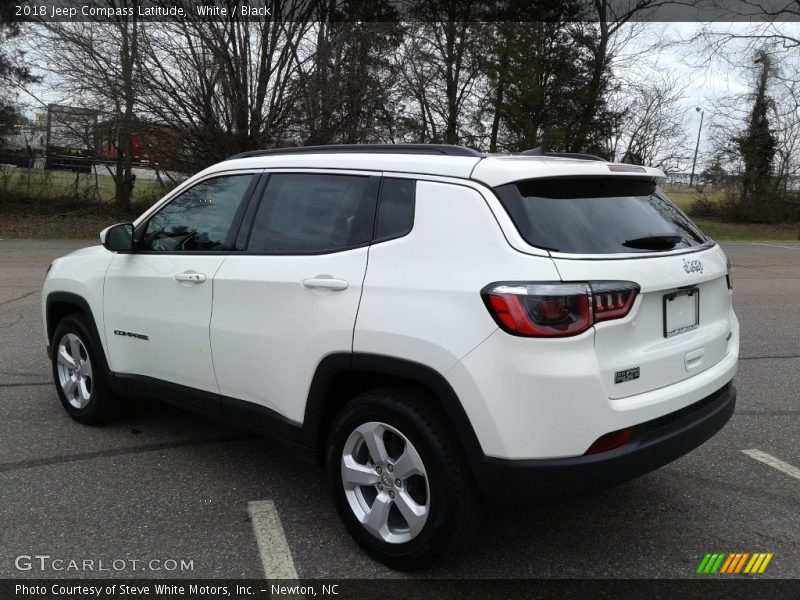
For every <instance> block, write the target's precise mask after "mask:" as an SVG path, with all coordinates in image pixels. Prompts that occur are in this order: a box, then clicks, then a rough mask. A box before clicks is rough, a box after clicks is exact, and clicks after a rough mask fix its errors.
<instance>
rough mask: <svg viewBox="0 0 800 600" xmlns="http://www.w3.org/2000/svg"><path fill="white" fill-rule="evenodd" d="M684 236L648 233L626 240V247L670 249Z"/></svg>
mask: <svg viewBox="0 0 800 600" xmlns="http://www.w3.org/2000/svg"><path fill="white" fill-rule="evenodd" d="M681 240H683V238H682V237H681V236H679V235H675V234H665V235H646V236H644V237H640V238H634V239H632V240H625V242H623V244H622V245H623V246H625V247H626V248H640V249H642V250H669V249H671V248H674V247H675V245H676V244H678V243H679V242H680V241H681Z"/></svg>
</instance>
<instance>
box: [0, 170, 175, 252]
mask: <svg viewBox="0 0 800 600" xmlns="http://www.w3.org/2000/svg"><path fill="white" fill-rule="evenodd" d="M99 169H101V170H102V169H103V167H99ZM172 187H173V184H171V183H167V185H166V187H162V186H161V184H160V183H159V182H158V181H157V180H155V179H144V178H139V179H138V180H137V181H136V183H135V184H134V187H133V195H132V198H131V209H130V210H129V211H127V210H121V209H119V208H117V206H116V205H115V204H114V193H115V189H114V179H113V178H112V177H111V176H110V175H101V174H97V175H95V174H93V173H72V172H69V171H56V170H52V171H46V170H44V169H14V168H0V237H2V238H34V239H96V238H97V234H98V233H100V231H101V230H102V229H104V228H105V227H108V226H109V225H113V224H114V223H120V222H129V221H132V220H133V219H135V218H136V217H137V216H139V215H140V214H141V213H143V212H144V211H145V210H146V209H148V208H149V207H150V206H152V205H153V204H154V203H155V202H157V201H158V200H159V199H160V198H162V197H163V196H164V194H166V193H167V191H168V190H169V189H171V188H172Z"/></svg>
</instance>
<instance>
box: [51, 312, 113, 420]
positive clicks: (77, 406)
mask: <svg viewBox="0 0 800 600" xmlns="http://www.w3.org/2000/svg"><path fill="white" fill-rule="evenodd" d="M67 336H75V337H77V339H78V340H79V341H80V344H81V346H80V347H79V348H78V352H77V354H78V355H79V356H80V357H81V361H82V362H84V363H85V362H88V364H89V367H90V370H89V371H87V372H88V373H89V374H90V375H89V376H85V377H84V376H83V375H81V376H82V377H83V380H84V387H83V388H80V387H79V384H76V387H75V389H74V390H73V392H72V393H71V394H70V397H68V396H67V391H68V390H66V391H65V386H64V385H62V377H63V376H64V371H63V369H64V367H63V366H62V367H61V368H60V367H59V360H58V357H59V351H60V347H61V344H62V341H65V340H70V339H72V338H68V337H67ZM65 345H66V346H70V347H71V345H70V344H69V343H65ZM87 359H88V361H87ZM50 362H51V363H52V368H53V381H54V382H55V385H56V390H57V392H58V397H59V399H60V400H61V404H62V405H63V406H64V409H65V410H66V411H67V413H69V415H70V416H71V417H72V418H73V419H75V420H76V421H80V422H81V423H85V424H87V425H99V424H102V423H107V422H109V421H111V420H113V419H115V418H117V417H118V416H119V414H120V412H121V410H120V408H121V406H120V403H119V401H118V399H117V398H116V397H114V394H113V393H112V392H111V388H110V386H109V384H108V379H107V378H108V366H107V363H106V359H105V355H104V354H103V347H102V345H101V344H100V342H99V340H97V338H96V336H94V335H93V334H92V331H91V329H90V328H89V325H88V323H87V321H86V318H85V317H84V316H83V315H82V314H79V313H76V314H71V315H68V316H67V317H64V319H62V320H61V322H60V323H59V324H58V327H56V330H55V333H54V334H53V339H52V340H51V344H50ZM81 390H85V391H84V393H82V392H81ZM85 392H88V399H87V398H86V394H85Z"/></svg>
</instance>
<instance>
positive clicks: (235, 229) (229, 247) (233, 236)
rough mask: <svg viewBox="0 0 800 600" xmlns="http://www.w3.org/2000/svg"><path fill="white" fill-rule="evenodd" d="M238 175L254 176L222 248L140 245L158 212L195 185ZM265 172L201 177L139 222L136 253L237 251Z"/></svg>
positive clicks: (135, 235) (183, 254)
mask: <svg viewBox="0 0 800 600" xmlns="http://www.w3.org/2000/svg"><path fill="white" fill-rule="evenodd" d="M238 175H250V176H251V177H252V179H251V181H250V183H249V184H248V186H247V189H246V190H245V192H244V198H243V199H242V202H241V204H239V207H238V208H237V209H236V214H235V215H234V217H233V223H232V225H231V229H230V231H228V235H227V237H226V239H225V247H224V248H222V249H220V250H199V251H189V252H187V251H172V250H166V251H162V250H141V249H139V246H141V242H142V240H143V239H144V234H145V232H146V231H147V226H148V224H149V223H150V220H151V219H152V218H153V217H155V216H156V215H157V214H158V213H160V212H161V211H162V210H163V209H164V208H166V207H167V206H169V205H170V204H172V203H173V202H174V201H175V200H177V199H178V198H180V197H181V196H183V195H184V194H185V193H186V192H188V191H189V190H191V189H193V188H194V187H196V186H198V185H201V184H203V183H206V182H208V181H211V180H213V179H219V178H221V177H231V176H238ZM264 178H265V177H264V174H263V173H258V172H251V173H220V174H218V175H212V176H211V177H206V178H205V179H201V180H200V181H198V182H197V183H195V184H194V185H193V186H191V187H189V188H186V189H185V190H183V191H182V192H181V193H180V194H178V195H177V196H175V197H174V198H172V199H171V200H170V201H169V202H167V203H166V204H165V205H164V206H162V207H161V208H159V209H158V210H157V211H156V212H154V213H153V214H152V215H150V216H149V217H148V218H147V219H146V220H144V221H142V222H141V223H139V225H138V226H137V227H136V229H135V230H134V232H133V240H134V244H135V250H134V251H135V253H136V254H177V255H181V256H189V255H191V256H203V255H209V254H231V253H233V252H235V251H236V250H237V249H236V247H235V242H237V241H238V239H239V232H240V230H241V228H242V223H243V222H244V218H245V215H246V214H247V212H248V209H249V208H250V206H251V205H252V204H253V203H254V199H255V197H256V194H255V192H256V190H257V189H260V184H261V180H262V179H264Z"/></svg>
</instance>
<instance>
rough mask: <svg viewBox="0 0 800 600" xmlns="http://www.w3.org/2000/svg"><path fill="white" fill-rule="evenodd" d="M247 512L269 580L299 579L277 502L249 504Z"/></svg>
mask: <svg viewBox="0 0 800 600" xmlns="http://www.w3.org/2000/svg"><path fill="white" fill-rule="evenodd" d="M247 512H248V513H250V521H251V522H252V523H253V533H254V534H255V536H256V543H257V544H258V552H259V554H260V555H261V564H262V565H263V566H264V575H265V576H266V578H267V579H297V571H296V570H295V568H294V561H293V560H292V552H291V550H289V544H287V543H286V536H285V535H284V533H283V526H282V525H281V519H280V517H279V516H278V510H277V509H276V508H275V502H273V501H272V500H259V501H257V502H248V503H247Z"/></svg>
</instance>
